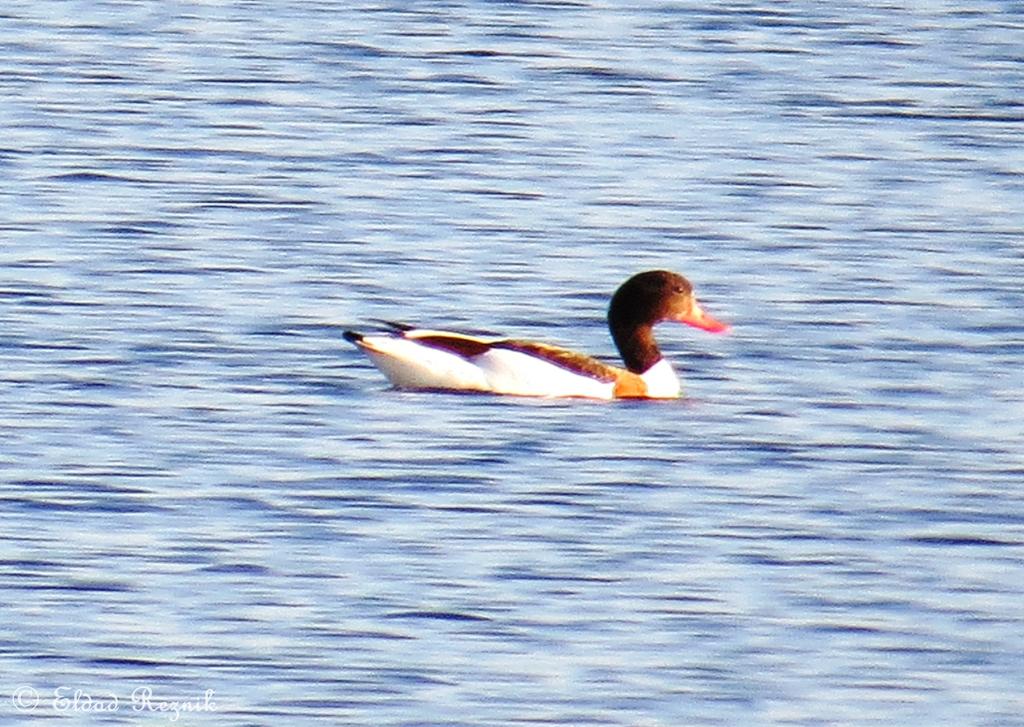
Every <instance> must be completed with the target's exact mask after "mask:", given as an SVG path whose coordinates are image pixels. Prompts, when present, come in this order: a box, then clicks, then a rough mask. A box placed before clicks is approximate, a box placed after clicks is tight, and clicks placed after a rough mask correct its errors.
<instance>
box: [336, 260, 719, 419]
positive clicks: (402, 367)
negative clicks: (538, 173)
mask: <svg viewBox="0 0 1024 727" xmlns="http://www.w3.org/2000/svg"><path fill="white" fill-rule="evenodd" d="M662 321H678V322H679V323H685V324H687V325H690V326H693V327H695V328H700V329H701V330H704V331H710V332H711V333H721V332H723V331H727V330H728V329H729V327H728V326H727V325H726V324H725V323H722V322H720V321H717V320H715V319H714V318H712V317H711V316H710V315H708V314H707V313H706V312H704V309H703V308H702V307H701V306H700V304H698V302H697V298H696V296H695V295H694V293H693V286H692V285H691V284H690V281H688V280H687V279H686V278H684V277H683V276H682V275H679V274H677V273H673V272H670V271H668V270H649V271H647V272H643V273H638V274H637V275H634V276H633V277H631V278H630V279H629V280H627V281H626V282H625V283H623V284H622V285H621V286H620V287H619V289H618V290H617V291H615V295H613V296H612V299H611V304H610V305H609V307H608V327H609V329H610V330H611V334H612V339H613V340H614V341H615V345H616V346H617V347H618V349H619V354H620V355H621V356H622V362H623V363H624V364H625V367H624V368H623V367H619V366H612V365H609V364H606V363H604V362H602V361H599V360H597V359H595V358H593V357H591V356H587V355H585V354H582V353H577V352H575V351H570V350H568V349H565V348H561V347H559V346H552V345H550V344H547V343H538V342H535V341H524V340H520V339H517V338H501V337H484V336H471V335H466V334H463V333H455V332H451V331H440V330H431V329H425V328H415V327H412V326H407V325H404V324H399V323H388V324H387V325H388V326H389V328H390V330H389V331H388V332H386V333H382V334H373V335H366V334H363V333H358V332H356V331H346V332H345V333H344V336H345V339H346V340H348V341H351V342H352V343H354V344H355V345H356V346H358V347H359V349H360V350H362V351H363V352H364V353H365V354H366V355H367V356H368V357H369V358H370V361H372V362H373V364H374V365H375V366H376V367H377V368H378V369H380V370H381V372H383V374H384V375H385V376H386V377H387V378H388V380H389V381H390V382H391V384H392V385H393V386H395V387H396V388H399V389H413V390H447V391H478V392H490V393H494V394H508V395H515V396H542V397H585V398H591V399H618V398H648V399H672V398H676V397H678V396H679V394H680V390H681V387H680V384H679V377H678V376H677V375H676V373H675V370H674V369H673V368H672V365H671V364H670V363H669V362H668V361H667V360H665V359H664V358H663V357H662V355H661V351H660V350H659V349H658V344H657V343H656V342H655V340H654V332H653V329H654V326H655V325H656V324H658V323H660V322H662Z"/></svg>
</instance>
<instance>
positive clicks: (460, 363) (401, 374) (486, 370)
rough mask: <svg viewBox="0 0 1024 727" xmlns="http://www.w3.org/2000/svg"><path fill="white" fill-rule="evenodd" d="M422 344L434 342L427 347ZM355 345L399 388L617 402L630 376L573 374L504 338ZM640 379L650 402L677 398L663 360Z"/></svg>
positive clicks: (429, 334) (382, 339)
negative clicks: (465, 347) (461, 348)
mask: <svg viewBox="0 0 1024 727" xmlns="http://www.w3.org/2000/svg"><path fill="white" fill-rule="evenodd" d="M441 339H451V340H455V341H458V342H467V343H471V344H479V347H480V348H481V349H483V350H482V351H481V352H480V353H477V354H475V355H461V354H459V353H456V352H454V351H452V350H447V349H444V348H439V347H438V345H437V344H436V343H435V342H436V341H438V340H441ZM424 340H429V341H430V343H424ZM357 343H358V345H359V347H360V348H361V349H362V350H363V351H365V352H366V355H367V356H368V357H369V358H370V360H371V361H372V362H373V363H374V365H375V366H376V367H377V368H378V369H380V370H381V372H383V374H384V375H385V376H386V377H387V378H388V381H390V382H391V385H392V386H394V387H396V388H399V389H440V390H455V391H485V392H490V393H494V394H507V395H510V396H543V397H582V398H588V399H614V398H616V396H617V394H616V386H617V384H618V382H619V378H620V377H621V375H622V374H624V373H628V372H625V371H624V370H623V369H619V368H617V367H613V366H603V375H601V374H600V373H599V372H601V369H596V367H593V364H591V367H592V368H595V369H596V370H595V371H584V370H579V369H575V370H574V369H573V368H570V367H569V366H568V365H566V363H555V362H553V361H552V360H549V359H547V358H542V357H540V356H538V355H537V354H536V353H526V352H524V351H521V350H517V349H515V348H510V347H507V345H506V344H507V342H506V341H504V340H503V339H499V338H491V339H488V338H478V337H475V336H466V335H464V334H460V333H451V332H448V331H430V330H421V329H411V330H406V331H401V332H400V333H396V334H391V335H371V336H362V338H360V339H359V340H358V342H357ZM552 350H555V349H552ZM557 350H564V349H557ZM566 353H568V352H566ZM620 372H621V373H620ZM639 378H640V380H641V381H642V382H643V384H644V389H645V396H646V397H647V398H656V399H674V398H676V397H678V396H679V391H680V384H679V378H678V377H677V376H676V373H675V371H674V370H673V368H672V365H671V364H670V363H669V362H668V361H667V360H665V359H661V360H660V361H659V362H658V363H656V364H654V365H653V366H652V367H651V368H650V369H648V370H647V371H645V372H644V373H642V374H640V375H639ZM620 388H621V387H620Z"/></svg>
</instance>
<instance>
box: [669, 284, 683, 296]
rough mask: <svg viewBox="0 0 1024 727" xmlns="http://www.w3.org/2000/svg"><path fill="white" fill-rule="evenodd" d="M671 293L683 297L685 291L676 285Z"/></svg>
mask: <svg viewBox="0 0 1024 727" xmlns="http://www.w3.org/2000/svg"><path fill="white" fill-rule="evenodd" d="M672 292H673V293H678V294H679V295H684V294H685V293H686V289H685V288H684V287H683V286H681V285H677V286H676V287H674V288H673V289H672Z"/></svg>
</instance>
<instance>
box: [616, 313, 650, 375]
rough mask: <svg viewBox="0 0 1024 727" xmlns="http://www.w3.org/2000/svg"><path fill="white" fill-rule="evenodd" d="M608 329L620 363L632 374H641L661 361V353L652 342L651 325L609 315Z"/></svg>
mask: <svg viewBox="0 0 1024 727" xmlns="http://www.w3.org/2000/svg"><path fill="white" fill-rule="evenodd" d="M608 327H609V328H610V329H611V332H612V339H613V340H614V341H615V345H616V347H617V348H618V349H619V355H620V356H622V362H623V363H624V364H626V368H627V369H629V370H630V371H632V372H633V373H634V374H642V373H644V372H645V371H647V370H648V369H650V368H651V366H654V364H656V363H658V362H659V361H661V351H660V350H659V349H658V344H657V343H655V341H654V326H653V324H651V323H637V322H635V321H629V320H620V319H618V318H617V317H616V316H614V315H611V316H609V318H608Z"/></svg>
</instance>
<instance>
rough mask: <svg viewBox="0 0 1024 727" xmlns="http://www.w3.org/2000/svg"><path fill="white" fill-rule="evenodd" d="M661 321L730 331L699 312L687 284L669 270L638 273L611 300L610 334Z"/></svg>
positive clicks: (685, 280)
mask: <svg viewBox="0 0 1024 727" xmlns="http://www.w3.org/2000/svg"><path fill="white" fill-rule="evenodd" d="M661 321H678V322H679V323H685V324H686V325H688V326H693V327H694V328H700V329H701V330H703V331H710V332H711V333H722V332H724V331H727V330H729V326H728V325H726V324H725V323H722V322H721V321H717V320H715V319H714V318H712V317H711V316H710V315H708V314H707V313H706V312H705V311H704V309H703V308H701V306H700V304H699V303H698V302H697V297H696V296H695V295H694V294H693V286H692V285H691V284H690V281H689V280H687V279H686V278H684V277H683V276H682V275H679V274H678V273H673V272H671V271H668V270H648V271H647V272H644V273H637V274H636V275H634V276H633V277H632V278H630V279H629V280H627V281H626V282H625V283H623V284H622V285H621V286H620V287H619V289H618V290H617V291H615V295H613V296H612V302H611V305H610V306H609V308H608V322H609V323H610V324H611V326H612V329H613V330H615V329H616V328H621V327H630V328H650V327H653V326H654V325H655V324H657V323H660V322H661Z"/></svg>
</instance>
